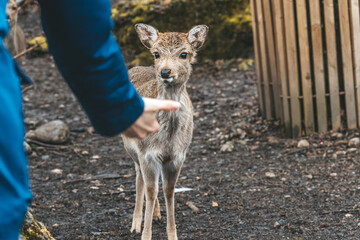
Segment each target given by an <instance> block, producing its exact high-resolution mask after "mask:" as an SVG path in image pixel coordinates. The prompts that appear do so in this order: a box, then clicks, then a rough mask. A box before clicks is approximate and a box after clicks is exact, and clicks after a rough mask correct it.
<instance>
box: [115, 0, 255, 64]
mask: <svg viewBox="0 0 360 240" xmlns="http://www.w3.org/2000/svg"><path fill="white" fill-rule="evenodd" d="M125 2H126V3H122V4H119V5H117V6H116V9H117V10H118V12H119V14H117V17H116V18H114V22H115V29H114V34H115V36H116V38H117V41H118V42H119V44H120V45H121V46H122V49H123V50H124V49H125V50H126V51H128V52H130V55H135V56H137V59H136V61H133V62H134V63H136V64H151V63H152V58H151V57H145V56H146V55H144V54H145V52H148V50H147V49H146V48H145V47H144V46H143V45H142V44H141V43H140V41H139V40H138V37H137V34H136V32H135V30H134V24H136V23H140V22H142V23H146V24H150V25H153V26H154V27H156V28H157V29H159V31H161V32H165V31H174V32H187V31H188V30H190V28H191V27H193V26H194V25H198V24H206V25H208V26H209V27H210V31H209V35H208V39H207V41H206V43H205V45H204V47H203V49H202V50H201V53H200V54H199V55H198V61H199V62H203V61H215V60H217V59H233V58H239V57H246V56H247V55H248V54H249V53H251V52H252V29H251V12H250V7H249V0H173V1H172V3H171V4H170V5H166V6H162V5H161V4H159V1H147V3H140V4H133V3H131V1H130V2H127V1H125Z"/></svg>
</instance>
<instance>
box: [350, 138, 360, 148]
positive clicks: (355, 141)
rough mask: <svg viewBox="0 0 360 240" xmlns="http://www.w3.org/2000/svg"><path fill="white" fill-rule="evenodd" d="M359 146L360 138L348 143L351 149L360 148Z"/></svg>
mask: <svg viewBox="0 0 360 240" xmlns="http://www.w3.org/2000/svg"><path fill="white" fill-rule="evenodd" d="M359 145H360V138H358V137H355V138H352V139H350V141H349V142H348V146H349V147H358V146H359Z"/></svg>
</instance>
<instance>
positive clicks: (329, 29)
mask: <svg viewBox="0 0 360 240" xmlns="http://www.w3.org/2000/svg"><path fill="white" fill-rule="evenodd" d="M334 11H335V10H334V0H324V16H325V32H326V49H327V64H328V76H329V87H330V105H331V123H332V129H333V130H334V131H336V130H338V129H339V128H340V126H341V120H340V96H339V76H338V64H337V50H336V33H335V13H334Z"/></svg>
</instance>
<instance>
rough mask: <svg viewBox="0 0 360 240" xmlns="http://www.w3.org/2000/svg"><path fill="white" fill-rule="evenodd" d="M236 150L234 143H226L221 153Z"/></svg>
mask: <svg viewBox="0 0 360 240" xmlns="http://www.w3.org/2000/svg"><path fill="white" fill-rule="evenodd" d="M233 150H234V144H233V143H232V142H226V143H225V144H224V145H222V146H221V149H220V152H232V151H233Z"/></svg>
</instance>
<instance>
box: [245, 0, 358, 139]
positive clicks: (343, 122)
mask: <svg viewBox="0 0 360 240" xmlns="http://www.w3.org/2000/svg"><path fill="white" fill-rule="evenodd" d="M250 1H251V8H252V13H253V14H252V15H253V34H254V49H255V61H256V73H257V78H258V92H259V102H260V109H261V112H262V114H263V116H264V117H265V118H266V119H269V120H270V119H281V122H282V124H283V125H284V129H285V134H286V135H287V136H289V137H290V136H292V137H298V136H300V135H308V134H311V133H313V132H315V131H318V132H326V131H328V130H334V131H337V130H339V129H355V128H357V127H359V126H360V89H359V86H360V20H359V15H360V11H359V2H360V0H250Z"/></svg>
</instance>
